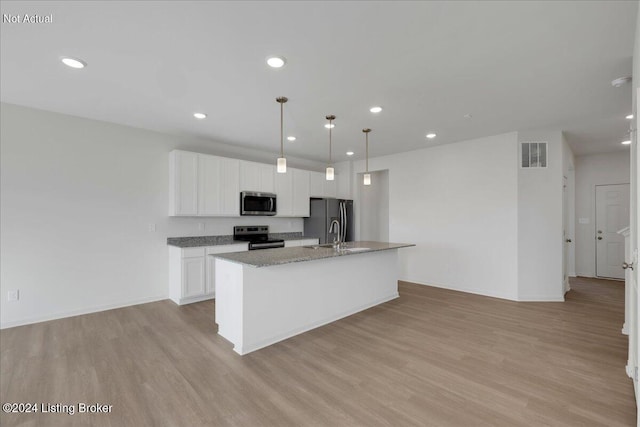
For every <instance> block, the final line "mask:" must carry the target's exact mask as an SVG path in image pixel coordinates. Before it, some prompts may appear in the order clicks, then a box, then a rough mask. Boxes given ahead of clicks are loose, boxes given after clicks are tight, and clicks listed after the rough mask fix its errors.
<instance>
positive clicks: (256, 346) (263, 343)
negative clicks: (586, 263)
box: [233, 292, 400, 356]
mask: <svg viewBox="0 0 640 427" xmlns="http://www.w3.org/2000/svg"><path fill="white" fill-rule="evenodd" d="M399 296H400V295H399V294H398V293H397V292H395V293H393V294H391V295H389V296H387V297H384V298H379V299H377V300H375V301H372V302H369V303H366V304H363V305H360V306H358V307H355V308H353V309H351V310H348V311H344V312H341V313H338V314H335V315H333V316H329V317H325V318H324V319H321V320H318V321H315V322H311V323H308V324H306V325H304V326H302V327H300V328H295V329H291V330H289V331H287V332H284V333H281V334H277V335H274V336H272V337H269V338H267V339H264V340H260V341H258V342H254V343H250V344H246V345H243V346H235V347H234V348H233V351H235V352H236V353H238V354H239V355H241V356H242V355H245V354H247V353H251V352H253V351H256V350H260V349H261V348H264V347H268V346H270V345H272V344H275V343H277V342H280V341H284V340H286V339H287V338H291V337H293V336H296V335H299V334H301V333H304V332H307V331H310V330H312V329H315V328H319V327H320V326H324V325H327V324H329V323H332V322H335V321H336V320H340V319H343V318H345V317H348V316H351V315H353V314H356V313H359V312H361V311H364V310H367V309H369V308H372V307H375V306H377V305H380V304H383V303H385V302H388V301H391V300H394V299H396V298H398V297H399Z"/></svg>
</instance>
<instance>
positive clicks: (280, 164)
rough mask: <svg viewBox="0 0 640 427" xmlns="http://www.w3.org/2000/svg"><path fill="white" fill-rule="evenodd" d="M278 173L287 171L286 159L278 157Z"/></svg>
mask: <svg viewBox="0 0 640 427" xmlns="http://www.w3.org/2000/svg"><path fill="white" fill-rule="evenodd" d="M278 173H287V159H285V158H284V157H278Z"/></svg>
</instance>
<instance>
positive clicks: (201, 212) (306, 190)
mask: <svg viewBox="0 0 640 427" xmlns="http://www.w3.org/2000/svg"><path fill="white" fill-rule="evenodd" d="M345 175H346V177H348V174H345ZM341 179H342V178H341V176H340V175H336V181H327V180H325V175H324V173H322V172H310V171H306V170H300V169H294V168H287V173H284V174H280V173H277V172H276V168H275V166H274V165H270V164H265V163H256V162H247V161H243V160H237V159H229V158H226V157H218V156H211V155H207V154H199V153H191V152H188V151H181V150H174V151H172V152H171V153H170V154H169V183H170V187H171V188H170V193H169V215H170V216H224V217H234V216H240V192H241V191H257V192H262V193H275V194H276V195H277V197H278V198H277V216H282V217H297V218H301V217H306V216H309V198H310V197H334V198H335V197H342V198H350V197H349V196H350V192H348V191H347V190H345V188H348V187H345V185H344V183H343V182H342V181H341ZM345 182H346V181H345ZM347 183H348V182H347Z"/></svg>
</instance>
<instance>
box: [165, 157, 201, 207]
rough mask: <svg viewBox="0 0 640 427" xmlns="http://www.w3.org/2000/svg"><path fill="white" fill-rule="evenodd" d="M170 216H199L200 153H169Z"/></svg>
mask: <svg viewBox="0 0 640 427" xmlns="http://www.w3.org/2000/svg"><path fill="white" fill-rule="evenodd" d="M169 187H170V188H169V215H170V216H194V215H197V214H198V153H190V152H187V151H172V152H171V153H169Z"/></svg>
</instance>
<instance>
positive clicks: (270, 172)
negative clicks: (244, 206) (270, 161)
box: [260, 164, 282, 193]
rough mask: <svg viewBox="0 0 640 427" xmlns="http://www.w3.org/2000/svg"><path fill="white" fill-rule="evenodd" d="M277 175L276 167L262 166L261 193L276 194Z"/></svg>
mask: <svg viewBox="0 0 640 427" xmlns="http://www.w3.org/2000/svg"><path fill="white" fill-rule="evenodd" d="M275 174H276V168H275V166H273V165H265V164H260V191H262V192H263V193H275V191H276V188H275V179H274V175H275ZM278 175H282V174H278Z"/></svg>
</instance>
